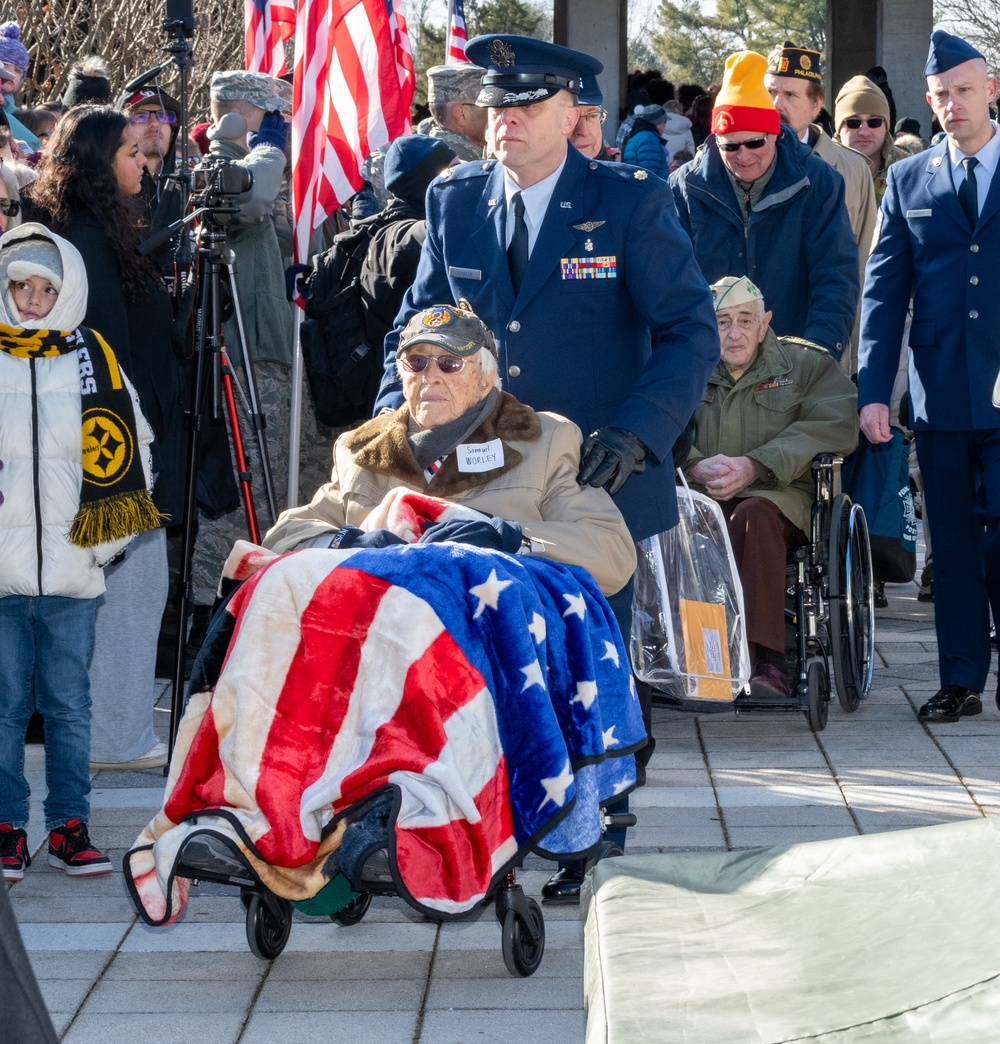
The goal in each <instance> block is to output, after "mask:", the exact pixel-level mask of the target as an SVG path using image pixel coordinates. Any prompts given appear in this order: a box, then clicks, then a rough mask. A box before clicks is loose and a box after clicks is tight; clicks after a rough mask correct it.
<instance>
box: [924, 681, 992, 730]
mask: <svg viewBox="0 0 1000 1044" xmlns="http://www.w3.org/2000/svg"><path fill="white" fill-rule="evenodd" d="M982 710H983V701H982V699H981V698H980V696H979V693H978V692H973V691H972V690H971V689H967V688H966V687H965V686H964V685H945V686H944V687H943V688H942V689H940V690H939V691H938V692H936V693H935V694H934V695H933V696H932V697H931V698H930V699H929V700H928V701H927V702H926V703H925V704H924V705H923V706H922V707H921V708H920V710H918V711H917V717H918V718H919V719H920V720H921V721H958V719H959V718H965V717H968V716H969V715H972V714H981V713H982Z"/></svg>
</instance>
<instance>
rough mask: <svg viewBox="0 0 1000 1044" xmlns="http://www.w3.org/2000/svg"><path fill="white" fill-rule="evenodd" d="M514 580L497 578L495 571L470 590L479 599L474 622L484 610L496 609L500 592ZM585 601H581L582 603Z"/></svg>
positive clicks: (473, 617)
mask: <svg viewBox="0 0 1000 1044" xmlns="http://www.w3.org/2000/svg"><path fill="white" fill-rule="evenodd" d="M513 582H514V581H513V580H501V579H500V578H499V577H498V576H497V571H496V570H495V569H491V570H490V575H489V578H488V579H487V580H486V581H485V582H484V583H481V584H476V585H475V587H470V588H469V594H471V595H475V596H476V598H478V599H479V605H477V606H476V611H475V612H474V613H473V614H472V619H473V620H478V619H479V617H480V616H482V615H483V610H484V609H485V608H486V607H487V606H489V607H490V608H491V609H496V607H497V605H498V604H499V602H500V592H501V591H503V589H504V588H505V587H510V585H511V584H512V583H513ZM582 600H583V599H581V601H582Z"/></svg>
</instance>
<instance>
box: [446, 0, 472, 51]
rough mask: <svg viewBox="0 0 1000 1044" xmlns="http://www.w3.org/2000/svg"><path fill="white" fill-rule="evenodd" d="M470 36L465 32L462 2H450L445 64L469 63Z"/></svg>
mask: <svg viewBox="0 0 1000 1044" xmlns="http://www.w3.org/2000/svg"><path fill="white" fill-rule="evenodd" d="M468 39H469V34H468V33H467V32H466V30H465V9H464V7H463V4H462V0H448V35H447V36H446V37H445V47H444V63H445V65H458V64H459V63H460V62H467V61H468V60H469V59H468V58H466V57H465V45H466V43H467V41H468Z"/></svg>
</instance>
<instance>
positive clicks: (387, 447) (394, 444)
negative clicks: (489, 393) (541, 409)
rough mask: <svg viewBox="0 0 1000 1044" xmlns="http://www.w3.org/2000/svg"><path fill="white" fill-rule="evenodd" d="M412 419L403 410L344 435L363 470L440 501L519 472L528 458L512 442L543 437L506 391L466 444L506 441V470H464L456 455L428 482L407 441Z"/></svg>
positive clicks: (533, 420)
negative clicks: (388, 477) (461, 470)
mask: <svg viewBox="0 0 1000 1044" xmlns="http://www.w3.org/2000/svg"><path fill="white" fill-rule="evenodd" d="M409 421H410V411H409V409H408V407H406V406H401V407H400V408H399V409H398V410H396V411H395V412H394V413H390V414H384V415H381V416H378V417H374V418H373V419H372V420H370V421H366V422H365V423H364V424H362V425H361V426H360V427H359V428H355V430H354V431H352V432H349V433H348V434H347V435H345V436H344V446H345V448H346V449H348V450H349V451H350V452H351V453H352V454H353V456H354V462H355V464H357V466H358V467H359V468H362V469H363V470H365V471H371V472H374V473H376V474H378V475H389V476H391V477H392V478H398V479H400V480H401V481H402V482H406V483H408V484H410V485H413V486H416V487H417V488H418V489H423V490H424V491H425V492H428V493H432V494H433V495H434V496H438V497H450V496H454V495H455V494H456V493H461V492H464V491H465V490H469V489H474V488H476V487H477V486H484V485H486V484H487V483H489V482H492V481H494V479H496V478H497V477H499V476H500V475H503V474H506V473H507V472H508V471H510V470H511V469H513V468H516V467H517V465H518V464H520V463H521V460H522V455H521V454H520V453H519V452H518V450H516V449H515V448H514V447H513V445H512V443H515V442H536V441H537V440H538V439H539V438H540V437H541V433H542V429H541V425H540V424H539V422H538V415H537V414H536V413H535V411H534V410H533V409H532V408H531V407H530V406H525V405H524V404H523V403H520V402H518V401H517V399H515V398H514V396H513V395H510V394H509V393H507V392H501V393H500V395H499V396H498V397H497V404H496V407H495V408H494V410H493V412H492V413H491V414H490V415H489V416H488V417H487V418H486V419H485V420H484V421H483V422H482V424H480V425H479V427H478V428H476V430H475V431H474V432H472V434H471V435H469V437H468V438H467V439H466V440H465V441H466V442H477V443H478V442H490V441H492V440H493V439H500V441H501V442H502V443H503V448H504V462H503V466H502V467H500V468H497V469H495V470H493V471H484V472H472V473H469V472H460V471H459V470H458V465H457V464H456V462H455V454H454V453H450V454H449V455H448V457H447V459H446V460H445V462H444V464H442V465H441V468H440V470H439V471H438V472H437V473H436V474H435V475H434V477H433V478H432V479H431V481H430V482H428V481H427V480H426V477H425V475H424V471H423V468H421V467H420V465H419V464H418V463H417V458H416V456H415V455H414V453H413V450H412V448H411V447H410V443H409V442H408V440H407V438H406V435H407V431H408V430H409Z"/></svg>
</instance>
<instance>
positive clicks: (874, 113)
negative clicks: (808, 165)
mask: <svg viewBox="0 0 1000 1044" xmlns="http://www.w3.org/2000/svg"><path fill="white" fill-rule="evenodd" d="M834 124H835V126H836V128H837V140H838V141H839V142H840V144H841V145H847V146H848V147H849V148H852V149H854V150H855V151H856V152H860V153H861V155H862V156H864V157H865V159H866V160H868V166H869V168H870V169H871V172H872V177H873V178H874V180H875V198H876V199H877V200H878V202H879V203H881V202H882V196H883V195H884V194H885V178H886V173H887V172H888V170H889V167H890V166H892V164H893V163H895V162H897V161H898V160H901V159H906V157H907V156H909V153H908V152H907V151H906V150H905V149H901V148H899V146H898V145H896V143H895V142H894V141H893V138H892V134H891V133H890V132H889V102H888V101H887V100H886V97H885V95H884V94H883V93H882V91H881V89H880V88H879V87H878V85H877V84H874V83H872V81H871V80H869V79H868V77H867V76H853V77H851V79H849V80H848V81H847V83H845V84H844V86H843V87H841V88H840V93H839V94H838V95H837V102H836V107H835V109H834Z"/></svg>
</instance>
